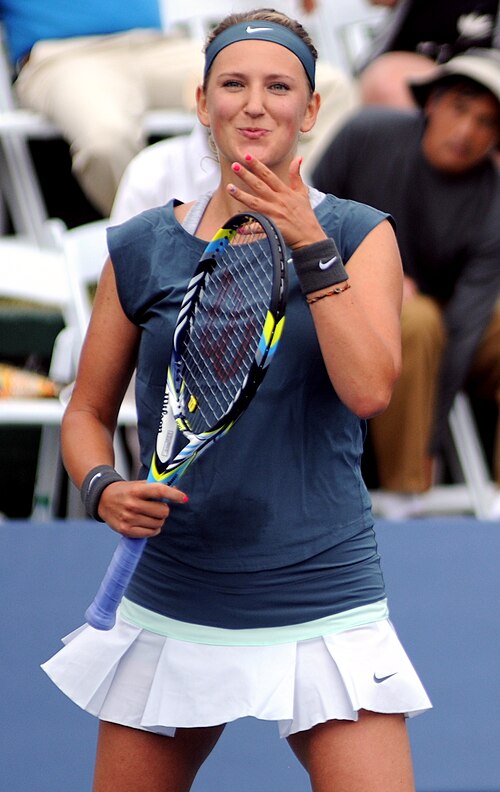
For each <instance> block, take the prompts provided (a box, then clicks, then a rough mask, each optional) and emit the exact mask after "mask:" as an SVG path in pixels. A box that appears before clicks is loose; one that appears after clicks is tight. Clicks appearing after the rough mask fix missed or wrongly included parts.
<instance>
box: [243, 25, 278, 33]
mask: <svg viewBox="0 0 500 792" xmlns="http://www.w3.org/2000/svg"><path fill="white" fill-rule="evenodd" d="M263 30H272V28H266V27H252V26H251V25H247V29H246V32H247V33H261V32H262V31H263Z"/></svg>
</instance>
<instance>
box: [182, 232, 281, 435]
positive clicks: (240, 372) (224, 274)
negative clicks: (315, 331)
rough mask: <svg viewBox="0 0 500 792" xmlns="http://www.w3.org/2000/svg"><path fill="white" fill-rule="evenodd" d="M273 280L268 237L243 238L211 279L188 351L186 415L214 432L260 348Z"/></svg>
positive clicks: (193, 425)
mask: <svg viewBox="0 0 500 792" xmlns="http://www.w3.org/2000/svg"><path fill="white" fill-rule="evenodd" d="M272 280H273V269H272V263H271V254H270V248H269V243H268V241H267V237H266V236H265V235H263V234H258V238H256V235H255V234H253V233H252V234H250V233H248V232H246V233H244V234H237V235H236V236H235V237H234V238H233V240H232V242H231V244H230V245H228V246H227V247H226V249H225V251H224V252H223V253H222V254H221V255H220V261H218V262H217V265H216V266H215V268H214V271H213V272H212V274H211V276H210V277H209V278H207V280H206V282H205V285H204V288H203V292H202V294H201V295H200V299H199V302H198V305H197V308H196V310H195V312H194V314H193V318H192V321H191V323H190V327H189V331H188V333H187V334H186V343H185V347H184V350H183V354H182V358H183V367H184V370H183V386H182V392H181V394H180V397H181V401H182V404H181V412H182V414H183V416H184V418H185V419H186V421H187V422H188V424H189V428H190V429H191V431H193V432H195V433H201V432H205V431H209V430H210V429H211V428H212V427H213V426H214V425H215V424H217V423H218V422H219V421H220V420H221V419H222V418H224V416H225V415H226V414H227V413H228V412H229V410H230V409H231V407H232V406H233V404H234V403H235V401H236V400H237V398H238V396H239V394H240V392H241V390H242V388H243V387H244V386H245V384H246V381H247V379H248V377H249V374H250V371H251V368H252V364H253V362H254V360H255V357H256V354H257V351H258V349H259V342H260V339H261V336H262V329H263V326H264V322H265V320H266V316H267V312H268V309H269V304H270V294H271V287H272Z"/></svg>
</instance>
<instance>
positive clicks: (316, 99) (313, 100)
mask: <svg viewBox="0 0 500 792" xmlns="http://www.w3.org/2000/svg"><path fill="white" fill-rule="evenodd" d="M320 107H321V97H320V95H319V93H316V91H315V92H314V93H313V94H312V96H311V97H310V99H309V101H308V103H307V107H306V112H305V114H304V118H303V119H302V123H301V125H300V131H301V132H309V131H310V130H311V129H312V128H313V126H314V124H315V123H316V119H317V117H318V113H319V108H320Z"/></svg>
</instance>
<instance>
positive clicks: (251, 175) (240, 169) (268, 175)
mask: <svg viewBox="0 0 500 792" xmlns="http://www.w3.org/2000/svg"><path fill="white" fill-rule="evenodd" d="M231 167H232V169H233V171H234V172H235V173H237V174H238V176H240V177H241V178H243V180H244V181H245V183H247V184H249V185H250V186H251V187H256V186H258V185H259V183H260V184H263V185H264V186H266V187H269V188H271V190H273V191H274V192H277V191H279V190H280V189H283V188H284V187H285V185H284V184H283V182H282V181H281V179H280V178H279V176H277V175H276V174H275V173H273V171H272V170H270V169H269V168H268V167H267V165H264V163H263V162H261V161H260V160H258V159H257V158H256V157H254V156H253V155H252V154H245V157H244V161H243V163H241V162H233V164H232V166H231Z"/></svg>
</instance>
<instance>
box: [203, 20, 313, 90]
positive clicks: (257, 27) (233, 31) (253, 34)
mask: <svg viewBox="0 0 500 792" xmlns="http://www.w3.org/2000/svg"><path fill="white" fill-rule="evenodd" d="M247 40H251V41H270V42H271V43H272V44H280V45H281V46H282V47H286V49H288V50H290V52H293V54H294V55H296V56H297V58H298V59H299V61H300V62H301V63H302V66H303V67H304V69H305V72H306V74H307V79H308V80H309V82H310V84H311V88H312V90H313V91H314V85H315V82H314V74H315V70H316V62H315V59H314V56H313V54H312V52H311V50H310V49H309V47H308V46H307V44H306V43H305V41H303V40H302V39H301V38H300V36H297V34H296V33H294V32H293V31H292V30H290V29H289V28H287V27H285V26H284V25H278V24H277V23H276V22H266V21H264V20H260V19H259V20H254V21H253V22H251V21H250V22H249V21H247V22H239V23H238V24H237V25H232V26H231V27H229V28H226V30H223V31H222V33H219V35H218V36H216V37H215V38H214V39H213V41H211V42H210V44H209V45H208V47H207V49H206V51H205V71H204V78H205V79H206V77H207V75H208V72H209V71H210V67H211V66H212V63H213V62H214V60H215V58H216V57H217V55H218V54H219V52H220V51H221V50H223V49H225V47H228V46H229V45H230V44H234V43H235V42H236V41H247Z"/></svg>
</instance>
